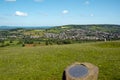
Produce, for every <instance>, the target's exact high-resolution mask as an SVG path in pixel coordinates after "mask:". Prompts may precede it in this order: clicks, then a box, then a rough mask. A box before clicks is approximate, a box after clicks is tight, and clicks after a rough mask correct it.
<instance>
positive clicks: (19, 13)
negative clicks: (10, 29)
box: [15, 11, 28, 16]
mask: <svg viewBox="0 0 120 80" xmlns="http://www.w3.org/2000/svg"><path fill="white" fill-rule="evenodd" d="M15 16H28V14H27V13H25V12H21V11H16V12H15Z"/></svg>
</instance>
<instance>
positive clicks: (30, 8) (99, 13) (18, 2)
mask: <svg viewBox="0 0 120 80" xmlns="http://www.w3.org/2000/svg"><path fill="white" fill-rule="evenodd" d="M119 8H120V1H119V0H109V1H108V0H76V1H74V0H51V1H50V0H0V26H62V25H69V24H73V25H88V24H91V25H92V24H110V25H111V24H113V25H114V24H115V25H120V19H119V17H120V10H119Z"/></svg>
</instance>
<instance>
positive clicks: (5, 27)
mask: <svg viewBox="0 0 120 80" xmlns="http://www.w3.org/2000/svg"><path fill="white" fill-rule="evenodd" d="M51 27H52V26H0V30H11V29H19V28H21V29H48V28H51Z"/></svg>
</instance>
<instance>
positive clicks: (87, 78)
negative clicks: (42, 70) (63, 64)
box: [65, 63, 99, 80]
mask: <svg viewBox="0 0 120 80" xmlns="http://www.w3.org/2000/svg"><path fill="white" fill-rule="evenodd" d="M98 72H99V70H98V67H97V66H95V65H93V64H91V63H74V64H73V65H71V66H68V67H67V68H66V69H65V78H66V79H65V80H97V78H98Z"/></svg>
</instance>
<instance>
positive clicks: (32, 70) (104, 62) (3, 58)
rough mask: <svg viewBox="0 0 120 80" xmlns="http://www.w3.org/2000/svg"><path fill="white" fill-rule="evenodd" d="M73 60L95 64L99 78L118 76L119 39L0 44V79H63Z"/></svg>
mask: <svg viewBox="0 0 120 80" xmlns="http://www.w3.org/2000/svg"><path fill="white" fill-rule="evenodd" d="M74 62H90V63H92V64H95V65H96V66H98V67H99V79H98V80H120V41H113V42H94V43H81V44H69V45H52V46H51V45H50V46H36V47H19V46H18V47H3V48H2V47H1V48H0V80H62V74H63V71H64V69H65V68H66V67H67V66H68V65H70V64H72V63H74Z"/></svg>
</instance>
